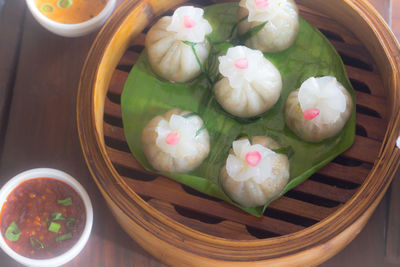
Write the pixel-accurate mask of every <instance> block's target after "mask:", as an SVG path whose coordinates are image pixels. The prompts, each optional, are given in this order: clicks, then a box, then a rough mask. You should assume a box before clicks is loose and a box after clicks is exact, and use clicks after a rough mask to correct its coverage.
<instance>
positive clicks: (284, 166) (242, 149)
mask: <svg viewBox="0 0 400 267" xmlns="http://www.w3.org/2000/svg"><path fill="white" fill-rule="evenodd" d="M280 147H281V146H280V145H279V144H278V143H276V142H275V141H274V140H272V139H271V138H269V137H265V136H256V137H253V144H250V142H249V140H248V139H247V138H244V139H239V140H237V141H234V142H233V143H232V150H231V151H230V154H229V155H228V158H227V160H226V164H225V166H224V167H223V168H222V169H221V183H222V186H223V187H224V190H225V192H226V193H227V194H228V195H229V196H230V197H231V198H232V199H233V200H234V201H236V202H238V203H240V204H241V205H243V206H245V207H255V206H261V205H264V204H265V203H266V202H267V201H268V200H270V199H272V198H273V197H275V196H276V195H277V194H279V193H280V192H281V190H282V189H283V187H284V186H285V185H286V184H287V182H288V179H289V160H288V158H287V156H286V155H284V154H280V153H276V152H274V151H272V149H279V148H280Z"/></svg>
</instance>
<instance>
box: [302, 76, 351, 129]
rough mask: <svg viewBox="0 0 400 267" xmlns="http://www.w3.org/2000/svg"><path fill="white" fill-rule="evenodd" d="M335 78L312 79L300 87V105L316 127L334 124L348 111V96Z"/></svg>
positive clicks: (306, 117) (305, 115)
mask: <svg viewBox="0 0 400 267" xmlns="http://www.w3.org/2000/svg"><path fill="white" fill-rule="evenodd" d="M340 86H342V85H341V84H340V83H338V81H337V80H336V78H335V77H332V76H325V77H320V78H314V77H311V78H309V79H307V80H306V81H305V82H303V84H302V85H301V86H300V89H299V104H300V107H301V110H302V111H303V113H304V117H305V119H306V120H311V121H312V122H313V123H315V124H316V125H323V124H328V123H334V122H336V121H337V120H338V119H339V118H340V114H341V113H343V112H344V111H345V110H346V96H345V94H344V93H343V92H342V90H340V89H339V88H338V87H340Z"/></svg>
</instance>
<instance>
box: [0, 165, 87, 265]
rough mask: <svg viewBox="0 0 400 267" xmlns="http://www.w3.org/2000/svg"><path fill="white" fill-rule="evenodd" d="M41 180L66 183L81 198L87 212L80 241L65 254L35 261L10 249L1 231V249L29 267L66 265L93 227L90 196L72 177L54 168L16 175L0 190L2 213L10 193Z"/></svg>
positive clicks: (83, 243)
mask: <svg viewBox="0 0 400 267" xmlns="http://www.w3.org/2000/svg"><path fill="white" fill-rule="evenodd" d="M40 178H51V179H55V180H58V181H61V182H64V183H66V184H68V185H69V186H71V187H72V188H73V189H74V190H75V191H76V193H77V194H78V195H79V196H80V197H81V199H82V201H83V205H84V207H85V212H86V222H85V227H84V229H83V232H82V234H81V236H80V237H79V239H78V241H76V243H75V244H74V245H73V246H72V247H71V248H70V249H68V250H67V251H65V252H64V253H63V254H61V255H58V256H55V257H53V258H47V259H33V258H29V257H25V256H22V255H20V254H18V253H17V252H15V251H14V250H13V249H12V248H10V247H9V246H8V245H7V243H6V242H5V240H4V237H3V234H2V231H0V247H1V248H2V250H3V251H4V252H5V253H6V254H7V255H9V256H10V257H11V258H13V259H14V260H16V261H17V262H19V263H21V264H24V265H28V266H43V267H45V266H59V265H62V264H65V263H67V262H69V261H70V260H72V259H73V258H75V257H76V256H77V255H78V254H79V253H80V252H81V250H82V249H83V248H84V247H85V245H86V243H87V241H88V240H89V236H90V232H91V230H92V225H93V207H92V203H91V201H90V198H89V195H88V194H87V192H86V190H85V188H84V187H83V186H82V185H81V184H80V183H79V182H78V181H77V180H76V179H75V178H73V177H72V176H71V175H69V174H67V173H65V172H63V171H60V170H57V169H52V168H35V169H31V170H27V171H24V172H21V173H19V174H17V175H15V176H14V177H13V178H11V179H10V180H9V181H8V182H7V183H6V184H5V185H3V187H2V188H1V189H0V212H1V210H2V208H3V205H4V203H5V201H6V199H7V197H8V196H9V195H10V193H11V192H12V191H13V190H14V189H15V188H17V187H18V186H19V185H20V184H22V183H23V182H25V181H28V180H33V179H40ZM0 216H1V214H0Z"/></svg>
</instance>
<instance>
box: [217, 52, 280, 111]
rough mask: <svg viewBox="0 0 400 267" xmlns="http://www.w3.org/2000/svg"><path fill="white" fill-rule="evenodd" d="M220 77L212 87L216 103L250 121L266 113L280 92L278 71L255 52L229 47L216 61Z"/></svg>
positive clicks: (261, 55)
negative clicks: (217, 61) (251, 118)
mask: <svg viewBox="0 0 400 267" xmlns="http://www.w3.org/2000/svg"><path fill="white" fill-rule="evenodd" d="M218 60H219V62H220V64H219V72H220V73H221V74H222V76H223V78H222V79H221V80H219V81H218V82H217V83H216V84H215V85H214V89H213V90H214V93H215V97H216V99H217V101H218V103H219V104H220V105H221V106H222V107H223V108H224V109H225V110H226V111H227V112H229V113H231V114H232V115H235V116H237V117H241V118H250V117H254V116H257V115H260V114H262V113H264V112H266V111H268V110H269V109H270V108H271V107H272V106H273V105H275V103H276V102H277V101H278V99H279V96H280V95H281V90H282V77H281V74H280V72H279V70H278V69H277V68H276V67H275V66H274V65H273V64H272V63H271V62H270V61H269V60H268V59H266V58H265V57H264V55H263V54H262V53H261V52H260V51H258V50H252V49H250V48H247V47H245V46H236V47H232V48H229V49H228V51H227V53H226V56H222V57H219V58H218Z"/></svg>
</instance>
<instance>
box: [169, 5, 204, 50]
mask: <svg viewBox="0 0 400 267" xmlns="http://www.w3.org/2000/svg"><path fill="white" fill-rule="evenodd" d="M203 14H204V10H203V9H201V8H197V7H193V6H183V7H180V8H178V9H176V10H175V12H174V15H173V16H172V21H171V24H169V26H168V27H167V30H168V31H172V32H175V33H176V39H178V40H181V41H189V42H193V43H200V42H204V39H205V36H206V35H207V34H209V33H211V32H212V28H211V25H210V23H208V21H207V20H206V19H204V18H203Z"/></svg>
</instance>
